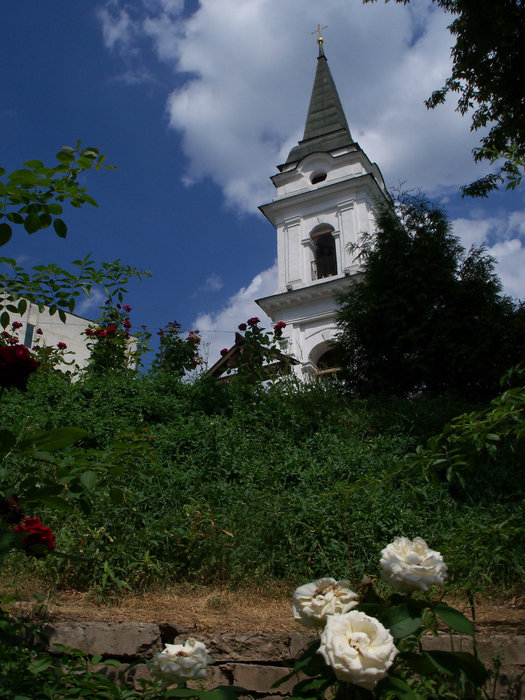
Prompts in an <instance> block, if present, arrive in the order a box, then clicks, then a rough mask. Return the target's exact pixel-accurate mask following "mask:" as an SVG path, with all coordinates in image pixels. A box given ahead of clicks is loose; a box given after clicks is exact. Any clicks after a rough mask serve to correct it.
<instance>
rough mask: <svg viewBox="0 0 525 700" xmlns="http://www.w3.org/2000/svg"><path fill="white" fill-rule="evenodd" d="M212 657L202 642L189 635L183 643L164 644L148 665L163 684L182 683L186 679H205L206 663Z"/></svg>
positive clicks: (153, 674)
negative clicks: (162, 648)
mask: <svg viewBox="0 0 525 700" xmlns="http://www.w3.org/2000/svg"><path fill="white" fill-rule="evenodd" d="M211 663H213V659H212V658H211V656H210V655H209V654H208V650H207V649H206V646H205V645H204V644H203V642H199V641H198V640H197V639H194V638H193V637H189V639H187V640H186V641H185V642H184V644H166V647H165V648H164V650H163V651H161V652H159V653H158V654H156V655H155V656H154V657H153V659H152V661H151V665H150V671H151V675H152V677H153V678H154V679H155V680H161V681H162V682H163V684H164V685H171V684H172V683H184V682H186V681H188V680H205V679H206V673H207V668H208V664H211Z"/></svg>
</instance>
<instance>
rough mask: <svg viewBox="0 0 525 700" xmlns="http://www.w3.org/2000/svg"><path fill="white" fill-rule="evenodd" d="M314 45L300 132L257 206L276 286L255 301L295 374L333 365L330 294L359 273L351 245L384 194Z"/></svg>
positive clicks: (368, 226) (370, 224) (371, 224)
mask: <svg viewBox="0 0 525 700" xmlns="http://www.w3.org/2000/svg"><path fill="white" fill-rule="evenodd" d="M318 44H319V57H318V59H317V70H316V74H315V80H314V86H313V90H312V96H311V99H310V106H309V109H308V116H307V118H306V126H305V129H304V135H303V139H302V140H301V141H300V142H299V144H298V145H297V146H295V147H294V148H292V150H291V151H290V154H289V156H288V158H287V160H286V162H285V163H284V164H282V165H278V166H277V169H278V171H279V172H278V173H276V174H275V175H273V176H272V177H271V180H272V182H273V184H274V186H275V188H276V191H277V192H276V196H275V198H274V199H273V200H272V201H271V202H269V203H268V204H264V205H263V206H261V207H260V210H261V211H262V213H263V214H264V215H265V216H266V218H267V219H268V220H269V221H270V223H271V224H272V225H273V226H274V227H275V229H276V231H277V266H278V289H277V291H276V293H275V294H272V295H271V296H267V297H264V298H262V299H257V303H258V304H259V306H260V307H261V308H262V310H263V311H264V312H265V313H266V314H268V316H269V317H270V318H271V319H272V321H274V322H276V321H285V322H286V329H285V331H284V334H283V338H284V339H285V342H286V345H285V347H283V350H284V351H285V352H286V353H288V354H289V355H291V356H292V357H294V358H296V359H297V360H299V362H300V364H298V365H297V370H296V371H297V372H298V374H299V375H300V376H301V377H302V378H308V377H310V376H312V375H315V374H319V373H324V372H326V371H330V369H331V368H332V367H333V358H332V353H331V341H332V340H333V339H334V337H335V336H336V334H337V325H336V309H337V303H336V294H337V293H338V292H341V291H344V290H345V289H346V288H348V286H349V285H351V284H352V281H353V279H352V278H354V279H355V277H354V276H355V275H356V274H358V273H359V265H358V263H357V262H356V258H355V255H356V254H355V250H354V247H353V246H354V244H356V243H357V242H358V241H359V238H360V237H361V235H362V234H363V233H365V232H368V233H371V232H373V230H374V228H375V213H376V212H377V209H378V207H379V206H381V205H382V204H384V203H386V202H389V201H390V196H389V194H388V192H387V190H386V187H385V183H384V181H383V177H382V175H381V172H380V170H379V168H378V167H377V165H376V164H375V163H371V162H370V160H369V159H368V157H367V155H366V153H364V151H363V150H362V149H361V148H360V146H359V144H358V143H357V142H355V141H354V140H353V139H352V136H351V133H350V129H349V128H348V124H347V121H346V117H345V114H344V111H343V107H342V105H341V101H340V99H339V95H338V93H337V89H336V87H335V83H334V81H333V78H332V75H331V73H330V68H329V66H328V62H327V60H326V56H325V55H324V48H323V39H322V37H321V36H319V39H318Z"/></svg>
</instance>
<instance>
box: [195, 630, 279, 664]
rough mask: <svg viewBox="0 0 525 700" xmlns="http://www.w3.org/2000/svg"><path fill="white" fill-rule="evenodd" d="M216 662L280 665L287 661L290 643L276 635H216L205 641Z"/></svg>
mask: <svg viewBox="0 0 525 700" xmlns="http://www.w3.org/2000/svg"><path fill="white" fill-rule="evenodd" d="M205 644H206V647H207V649H208V651H209V653H210V655H211V656H212V658H213V660H214V661H216V662H219V663H220V662H223V661H236V662H239V663H244V662H249V663H272V662H273V663H281V662H283V661H289V660H290V659H291V656H290V642H289V638H288V637H287V635H278V634H265V633H254V634H218V635H216V636H214V637H212V638H211V639H208V640H206V641H205Z"/></svg>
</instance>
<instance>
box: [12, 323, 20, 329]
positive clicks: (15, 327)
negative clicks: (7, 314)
mask: <svg viewBox="0 0 525 700" xmlns="http://www.w3.org/2000/svg"><path fill="white" fill-rule="evenodd" d="M12 325H13V328H14V329H15V330H16V329H17V328H22V324H21V323H20V321H13V324H12Z"/></svg>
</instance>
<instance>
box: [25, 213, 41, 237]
mask: <svg viewBox="0 0 525 700" xmlns="http://www.w3.org/2000/svg"><path fill="white" fill-rule="evenodd" d="M24 228H25V230H26V231H27V232H28V233H35V232H36V231H38V229H39V228H40V217H39V216H38V214H28V215H27V216H26V218H25V220H24Z"/></svg>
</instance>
